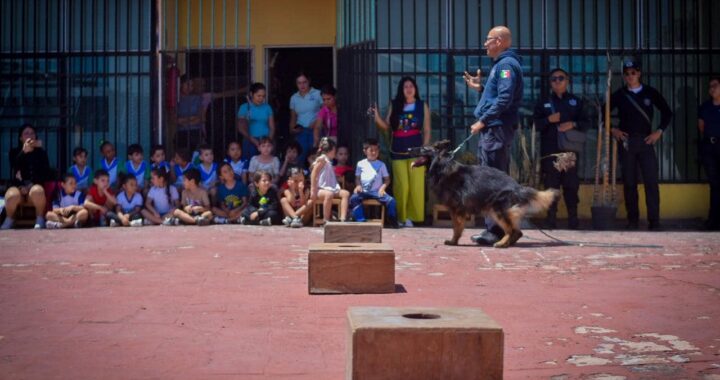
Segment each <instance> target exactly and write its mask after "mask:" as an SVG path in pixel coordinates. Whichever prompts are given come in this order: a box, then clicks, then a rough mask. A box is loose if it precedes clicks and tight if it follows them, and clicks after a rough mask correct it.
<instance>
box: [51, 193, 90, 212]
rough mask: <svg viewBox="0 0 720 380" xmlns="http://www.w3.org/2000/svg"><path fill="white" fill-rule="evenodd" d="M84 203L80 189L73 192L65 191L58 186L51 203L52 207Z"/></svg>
mask: <svg viewBox="0 0 720 380" xmlns="http://www.w3.org/2000/svg"><path fill="white" fill-rule="evenodd" d="M83 203H85V196H84V195H83V193H82V191H79V190H75V192H74V193H69V194H68V193H66V192H65V190H63V189H62V188H60V191H59V192H58V195H57V197H56V198H55V200H54V201H53V203H52V207H53V209H56V208H65V207H70V206H80V205H82V204H83Z"/></svg>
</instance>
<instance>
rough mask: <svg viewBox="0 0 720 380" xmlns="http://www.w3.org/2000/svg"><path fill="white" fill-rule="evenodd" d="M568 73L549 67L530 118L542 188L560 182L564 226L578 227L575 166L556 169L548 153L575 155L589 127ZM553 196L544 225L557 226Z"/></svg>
mask: <svg viewBox="0 0 720 380" xmlns="http://www.w3.org/2000/svg"><path fill="white" fill-rule="evenodd" d="M569 84H570V75H569V74H568V73H567V72H566V71H565V70H563V69H561V68H556V69H553V70H551V71H550V87H551V89H552V91H551V93H550V95H549V96H548V97H546V98H545V99H541V100H540V101H538V103H537V104H536V105H535V111H534V113H533V119H534V121H535V127H536V128H537V129H538V130H539V131H540V136H541V137H540V154H541V155H542V157H543V159H542V161H541V168H542V176H543V183H544V185H545V188H553V189H559V188H560V186H561V185H562V189H563V199H564V200H565V206H566V207H567V211H568V228H569V229H577V228H578V216H577V204H578V202H579V199H578V189H579V188H580V180H579V179H578V174H577V166H572V167H570V168H567V169H566V170H563V171H560V170H558V169H557V168H556V167H555V166H554V162H555V159H556V157H554V156H551V155H552V154H556V153H562V152H574V153H575V155H576V157H577V155H578V154H579V153H580V151H581V150H582V149H583V146H584V143H585V131H587V129H588V128H589V127H590V116H589V115H588V113H587V112H585V107H584V104H583V101H582V99H580V98H578V97H577V96H575V95H573V94H571V93H569V92H568V90H567V88H568V85H569ZM557 204H558V201H557V200H556V201H555V202H553V204H552V205H551V206H550V209H549V210H548V213H547V219H546V225H547V227H548V228H557V223H556V214H557Z"/></svg>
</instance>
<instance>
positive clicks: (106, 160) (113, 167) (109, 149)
mask: <svg viewBox="0 0 720 380" xmlns="http://www.w3.org/2000/svg"><path fill="white" fill-rule="evenodd" d="M100 153H101V154H102V156H103V158H102V160H100V169H102V170H105V171H106V172H107V173H108V176H109V178H110V188H111V189H117V188H118V169H119V168H122V167H123V164H122V163H121V162H120V159H118V158H117V156H116V154H117V152H116V151H115V146H114V145H113V144H112V143H111V142H110V141H103V142H102V144H100Z"/></svg>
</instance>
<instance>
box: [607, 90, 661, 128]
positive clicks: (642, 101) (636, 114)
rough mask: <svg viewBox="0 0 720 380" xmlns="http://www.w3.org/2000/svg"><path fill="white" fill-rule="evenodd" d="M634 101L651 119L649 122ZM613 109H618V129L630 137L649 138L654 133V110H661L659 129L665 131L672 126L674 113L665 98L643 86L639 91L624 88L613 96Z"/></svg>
mask: <svg viewBox="0 0 720 380" xmlns="http://www.w3.org/2000/svg"><path fill="white" fill-rule="evenodd" d="M630 99H632V100H633V101H634V102H635V104H637V105H638V106H639V107H640V108H641V109H642V110H643V111H644V112H645V115H647V116H648V118H650V121H648V120H647V119H646V118H645V116H643V115H642V113H640V111H638V109H637V107H635V105H634V104H633V102H632V101H631V100H630ZM610 105H611V107H612V108H617V110H618V117H619V118H620V122H619V124H618V128H620V130H621V131H623V132H627V133H628V134H630V135H638V136H643V137H644V136H647V135H649V134H650V133H651V132H652V125H651V121H652V120H653V113H654V108H653V106H655V107H657V108H658V110H660V125H659V126H658V128H659V129H661V130H663V131H664V130H665V128H667V127H668V126H669V125H670V119H672V115H673V112H672V110H671V109H670V106H668V104H667V102H666V101H665V98H663V96H662V95H661V94H660V93H659V92H658V90H656V89H654V88H652V87H650V86H648V85H646V84H643V85H642V86H641V87H640V88H639V89H636V90H630V89H628V88H627V87H623V88H621V89H619V90H617V91H615V92H614V93H613V94H612V97H611V98H610Z"/></svg>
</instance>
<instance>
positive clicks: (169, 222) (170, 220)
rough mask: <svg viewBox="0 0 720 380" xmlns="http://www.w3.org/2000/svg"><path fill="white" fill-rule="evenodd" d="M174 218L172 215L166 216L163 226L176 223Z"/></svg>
mask: <svg viewBox="0 0 720 380" xmlns="http://www.w3.org/2000/svg"><path fill="white" fill-rule="evenodd" d="M173 219H175V218H173V217H172V216H168V217H167V218H165V219H164V220H163V222H162V225H163V226H172V225H174V224H175V221H174V220H173Z"/></svg>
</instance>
